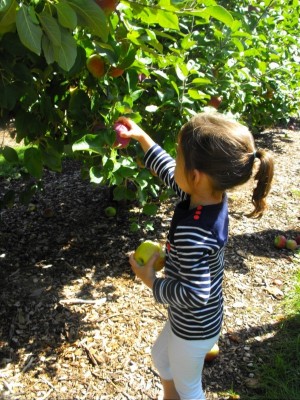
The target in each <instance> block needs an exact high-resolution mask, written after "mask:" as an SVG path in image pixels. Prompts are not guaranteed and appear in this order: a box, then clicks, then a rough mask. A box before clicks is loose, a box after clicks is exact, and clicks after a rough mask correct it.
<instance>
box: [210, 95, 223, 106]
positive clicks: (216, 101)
mask: <svg viewBox="0 0 300 400" xmlns="http://www.w3.org/2000/svg"><path fill="white" fill-rule="evenodd" d="M221 103H222V97H221V96H211V98H210V100H209V102H208V103H207V105H208V106H211V107H214V108H215V109H218V108H219V107H220V104H221Z"/></svg>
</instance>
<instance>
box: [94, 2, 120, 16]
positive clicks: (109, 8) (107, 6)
mask: <svg viewBox="0 0 300 400" xmlns="http://www.w3.org/2000/svg"><path fill="white" fill-rule="evenodd" d="M95 2H96V3H97V4H98V6H99V7H101V8H102V10H103V11H104V12H105V14H106V15H109V14H111V13H112V12H114V11H115V10H116V8H117V5H118V3H119V0H95Z"/></svg>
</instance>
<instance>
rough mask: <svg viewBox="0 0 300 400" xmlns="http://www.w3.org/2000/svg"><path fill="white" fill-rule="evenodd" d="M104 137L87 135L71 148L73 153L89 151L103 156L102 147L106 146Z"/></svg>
mask: <svg viewBox="0 0 300 400" xmlns="http://www.w3.org/2000/svg"><path fill="white" fill-rule="evenodd" d="M106 144H107V143H106V141H105V136H104V135H102V134H100V135H93V134H90V133H89V134H87V135H85V136H83V137H82V138H81V139H80V140H78V141H77V142H75V143H74V144H73V146H72V149H73V151H91V152H93V153H97V154H102V155H103V154H105V151H104V146H105V145H106Z"/></svg>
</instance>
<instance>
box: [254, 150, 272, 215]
mask: <svg viewBox="0 0 300 400" xmlns="http://www.w3.org/2000/svg"><path fill="white" fill-rule="evenodd" d="M255 157H256V158H258V159H259V160H260V165H259V168H258V171H257V173H256V174H255V176H254V180H255V181H257V185H256V187H255V188H254V190H253V195H252V204H253V205H254V210H253V211H252V212H251V213H250V214H249V215H248V217H252V218H259V217H261V216H262V214H263V212H264V211H265V209H266V208H267V204H266V197H267V195H268V193H269V191H270V189H271V183H272V179H273V175H274V161H273V157H272V155H271V154H270V153H269V152H267V151H266V150H263V149H259V150H257V151H256V152H255Z"/></svg>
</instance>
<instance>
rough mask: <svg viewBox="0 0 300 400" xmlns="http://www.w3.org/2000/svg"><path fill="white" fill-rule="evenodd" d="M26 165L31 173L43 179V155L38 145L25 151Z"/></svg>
mask: <svg viewBox="0 0 300 400" xmlns="http://www.w3.org/2000/svg"><path fill="white" fill-rule="evenodd" d="M24 165H25V167H26V169H27V171H28V172H29V173H30V175H32V176H34V177H35V178H36V179H41V177H42V173H43V163H42V155H41V152H40V150H39V149H37V148H36V147H30V148H28V149H26V150H25V152H24Z"/></svg>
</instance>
